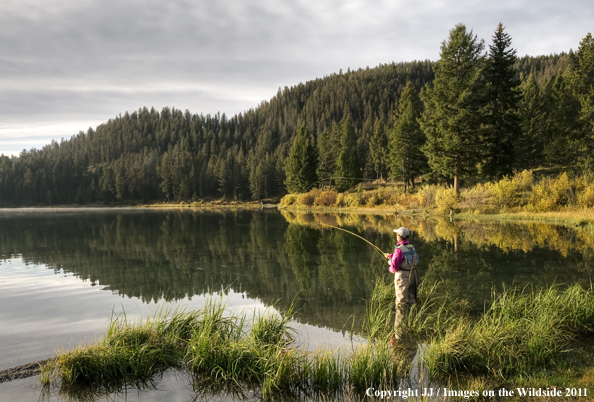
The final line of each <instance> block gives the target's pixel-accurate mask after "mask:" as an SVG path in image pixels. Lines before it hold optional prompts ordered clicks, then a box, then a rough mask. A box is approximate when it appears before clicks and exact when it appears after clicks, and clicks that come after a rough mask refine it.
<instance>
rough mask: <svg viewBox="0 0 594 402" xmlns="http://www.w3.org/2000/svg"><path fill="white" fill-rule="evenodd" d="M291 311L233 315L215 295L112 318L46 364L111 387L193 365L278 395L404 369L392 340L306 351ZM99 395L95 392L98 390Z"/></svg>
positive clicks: (372, 380)
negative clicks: (200, 303) (90, 340)
mask: <svg viewBox="0 0 594 402" xmlns="http://www.w3.org/2000/svg"><path fill="white" fill-rule="evenodd" d="M291 319H292V310H289V311H287V312H285V313H284V314H278V313H277V312H274V311H270V310H269V311H265V312H262V313H254V315H253V317H252V318H251V320H250V319H248V317H247V316H246V314H245V313H244V314H240V315H232V314H229V312H228V311H227V310H226V307H225V305H224V303H222V302H221V301H220V300H219V301H211V302H209V303H207V304H206V306H205V307H204V308H203V309H202V310H199V311H183V310H180V311H173V312H168V311H160V312H159V313H158V314H155V315H154V316H152V317H149V318H147V319H144V320H142V321H140V322H130V321H128V320H127V319H126V316H125V315H121V316H114V317H112V320H111V323H110V326H109V329H108V331H107V334H106V335H105V337H104V338H103V339H101V340H99V341H98V342H96V343H94V344H92V345H88V346H80V347H78V348H76V349H74V350H70V351H62V352H60V353H59V355H58V357H57V358H56V359H55V360H54V361H53V362H52V363H51V364H48V365H47V366H45V367H44V369H43V375H42V380H43V381H45V382H46V383H48V384H49V383H51V382H52V381H55V380H57V379H58V378H59V379H61V384H62V388H63V389H68V388H69V387H71V389H75V390H76V392H79V391H80V387H81V386H87V387H91V388H93V387H94V388H95V389H104V390H113V389H115V388H117V387H119V386H126V385H134V386H147V385H152V384H153V379H154V378H155V376H158V375H159V374H162V373H163V372H164V371H165V370H167V369H170V368H175V369H184V370H189V371H190V373H192V375H193V376H194V378H195V382H196V385H197V386H201V385H200V384H202V385H203V386H204V387H207V388H209V389H210V388H212V387H213V385H214V384H216V385H217V386H218V385H220V384H226V385H227V386H226V387H224V388H226V389H236V390H237V389H242V388H249V389H257V390H259V392H260V394H261V397H263V398H269V397H272V396H274V395H278V394H285V395H289V394H296V393H305V394H310V393H313V394H319V395H322V394H323V395H329V394H340V393H342V392H344V390H345V389H350V388H353V387H355V388H357V389H359V388H362V387H365V385H366V384H369V385H371V384H382V383H383V384H387V383H390V382H393V381H395V380H396V378H397V377H398V376H399V375H405V374H406V372H405V371H404V370H401V368H402V367H403V366H402V363H401V362H400V361H396V360H395V357H394V354H393V353H392V351H391V349H390V348H388V347H387V345H383V346H382V347H379V345H377V344H376V343H371V344H370V345H368V346H361V347H359V348H357V349H356V350H354V351H352V353H347V352H345V351H341V352H338V351H333V352H330V351H327V350H318V351H316V352H308V351H306V350H304V349H302V348H300V347H296V346H294V344H293V341H294V339H295V332H294V330H293V329H291V328H290V326H289V324H290V321H291ZM92 394H93V395H96V393H92Z"/></svg>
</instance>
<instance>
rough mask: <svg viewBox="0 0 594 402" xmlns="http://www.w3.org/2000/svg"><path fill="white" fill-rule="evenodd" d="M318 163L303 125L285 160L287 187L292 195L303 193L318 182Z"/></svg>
mask: <svg viewBox="0 0 594 402" xmlns="http://www.w3.org/2000/svg"><path fill="white" fill-rule="evenodd" d="M316 162H317V160H316V154H315V149H314V147H313V146H312V145H311V138H310V136H309V133H308V131H307V128H306V127H305V124H302V125H301V126H300V127H299V130H298V131H297V135H296V136H295V140H294V142H293V145H292V146H291V151H290V152H289V156H288V157H287V159H286V160H285V173H286V175H287V177H286V179H285V186H286V187H287V190H288V191H289V192H290V193H303V192H305V191H306V190H307V188H308V187H309V186H310V185H312V184H313V183H314V182H315V181H316V180H317V177H316V166H317V163H316Z"/></svg>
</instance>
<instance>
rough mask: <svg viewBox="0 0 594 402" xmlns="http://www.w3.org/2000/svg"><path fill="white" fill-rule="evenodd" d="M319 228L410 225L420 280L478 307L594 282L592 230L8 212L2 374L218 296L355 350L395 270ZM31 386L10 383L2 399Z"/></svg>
mask: <svg viewBox="0 0 594 402" xmlns="http://www.w3.org/2000/svg"><path fill="white" fill-rule="evenodd" d="M321 223H325V224H330V225H340V226H341V227H344V228H347V229H348V230H351V231H354V232H356V233H358V234H360V235H362V236H363V237H365V238H367V239H369V240H370V241H372V242H373V243H374V244H377V245H378V246H379V247H380V248H382V249H383V250H384V251H391V250H392V248H393V246H394V241H395V239H394V236H393V233H392V229H393V228H397V227H400V226H407V227H409V228H410V229H411V230H412V232H413V236H412V242H413V244H414V245H415V247H416V249H417V251H418V253H419V256H420V264H419V266H418V270H419V274H420V277H421V280H425V281H426V282H435V281H440V282H441V283H442V285H441V286H442V288H443V289H445V290H447V291H448V292H453V293H455V294H456V295H458V297H460V298H462V299H464V300H466V301H467V302H468V303H469V304H470V305H471V306H472V307H473V308H474V309H475V310H476V311H482V310H483V306H484V303H485V301H486V300H488V299H489V297H490V294H491V291H492V289H493V288H495V289H502V288H503V287H505V286H512V285H513V286H519V287H523V286H526V285H534V286H544V285H549V284H551V283H559V284H560V285H563V284H570V283H574V282H581V283H584V284H588V283H590V281H591V280H592V278H593V277H594V258H592V257H594V239H593V236H592V231H591V229H588V228H583V227H579V228H568V227H562V226H554V225H545V224H536V223H531V224H517V223H499V224H497V223H482V222H455V221H454V222H449V221H441V220H414V219H406V218H402V217H398V216H373V215H360V216H354V215H346V214H342V215H337V214H293V213H287V212H283V213H282V214H281V213H279V212H278V211H276V210H262V211H229V210H222V211H214V210H211V211H187V210H186V211H172V210H138V209H108V210H101V209H98V210H96V209H72V210H63V209H62V210H50V209H43V210H1V211H0V323H2V325H1V326H0V356H1V358H0V370H1V369H5V368H9V367H13V366H16V365H20V364H24V363H28V362H31V361H35V360H40V359H44V358H47V357H51V356H53V355H54V354H55V352H54V351H55V350H56V349H60V348H67V347H69V346H76V345H79V344H80V343H84V342H89V341H92V340H94V339H96V338H97V337H99V336H100V335H101V334H102V333H103V332H104V331H105V329H106V323H107V320H108V319H109V317H110V316H111V315H112V314H119V313H121V312H122V311H125V312H126V315H127V317H128V318H129V319H135V318H139V317H146V316H147V315H148V314H150V313H151V312H153V313H154V312H155V311H156V310H157V309H158V308H163V307H164V308H176V307H186V308H201V307H202V306H204V303H205V301H206V299H207V298H208V297H210V296H209V294H210V293H215V294H216V293H222V294H223V295H224V296H223V298H224V300H226V301H227V303H228V305H229V308H230V309H234V310H237V311H240V310H245V309H250V310H254V309H263V308H266V307H270V306H273V307H274V308H276V309H283V308H287V307H288V306H289V305H291V303H294V305H295V307H296V309H297V310H298V314H297V316H296V321H295V322H294V323H293V326H294V327H295V328H296V329H297V330H298V331H299V333H300V335H299V338H298V339H299V340H300V342H302V343H305V344H306V345H307V346H308V348H309V349H315V348H316V347H319V346H328V347H331V348H336V347H338V346H347V345H349V344H350V343H351V341H352V340H351V337H350V336H349V333H350V331H353V332H354V333H355V334H356V333H357V332H358V330H359V328H360V324H361V319H362V317H363V315H364V313H365V299H366V298H367V297H368V296H369V295H370V293H371V291H372V289H373V286H374V281H375V280H376V279H377V278H378V277H381V276H386V277H389V274H388V273H387V265H386V264H385V263H384V262H383V261H382V259H381V257H380V256H379V255H378V254H377V253H376V252H375V251H374V250H373V249H372V248H371V247H370V246H369V245H367V244H366V243H365V242H363V241H361V240H360V239H357V238H356V237H355V236H351V235H349V234H348V233H345V232H342V231H337V230H333V229H329V228H327V227H325V228H323V227H322V226H321ZM355 340H357V338H355ZM28 381H29V382H28ZM30 381H32V380H23V381H22V382H20V381H19V382H17V383H13V384H10V385H6V384H2V385H0V395H1V394H3V392H2V390H3V389H6V387H10V388H14V387H17V385H15V384H21V383H23V384H25V383H26V384H29V383H30ZM31 384H32V383H31ZM149 394H150V393H149ZM150 395H152V394H150ZM150 395H149V396H144V397H143V398H148V399H142V400H151V399H150V398H152V396H150ZM128 400H134V399H128Z"/></svg>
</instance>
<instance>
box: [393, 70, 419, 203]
mask: <svg viewBox="0 0 594 402" xmlns="http://www.w3.org/2000/svg"><path fill="white" fill-rule="evenodd" d="M422 112H423V104H422V103H421V100H420V99H419V95H418V94H417V90H416V89H415V87H414V85H413V84H412V82H410V81H409V82H408V83H407V84H406V88H404V91H403V92H402V96H401V97H400V101H399V102H398V110H397V111H396V121H395V122H394V128H393V130H392V136H391V138H390V153H389V158H388V159H389V163H390V178H392V179H395V180H402V181H403V182H404V192H407V190H408V182H409V181H410V182H412V184H413V186H414V180H415V176H418V175H419V174H420V172H421V170H422V169H423V167H424V166H425V165H426V158H425V155H423V153H422V152H421V147H422V146H423V145H424V144H425V135H424V134H423V131H422V130H421V126H420V124H419V121H418V119H419V118H420V117H421V113H422Z"/></svg>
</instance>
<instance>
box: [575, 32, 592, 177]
mask: <svg viewBox="0 0 594 402" xmlns="http://www.w3.org/2000/svg"><path fill="white" fill-rule="evenodd" d="M571 76H572V81H573V82H572V83H573V88H574V93H575V95H576V97H577V99H578V100H579V103H580V111H579V113H580V121H581V123H582V125H583V129H584V133H583V139H582V141H581V146H580V154H581V155H580V161H579V163H580V164H581V165H582V168H584V169H585V170H590V171H594V156H592V155H593V154H594V38H593V37H592V34H591V33H588V34H587V35H586V37H585V38H584V39H583V40H582V41H581V42H580V47H579V48H578V50H577V52H576V53H575V54H573V55H571Z"/></svg>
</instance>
